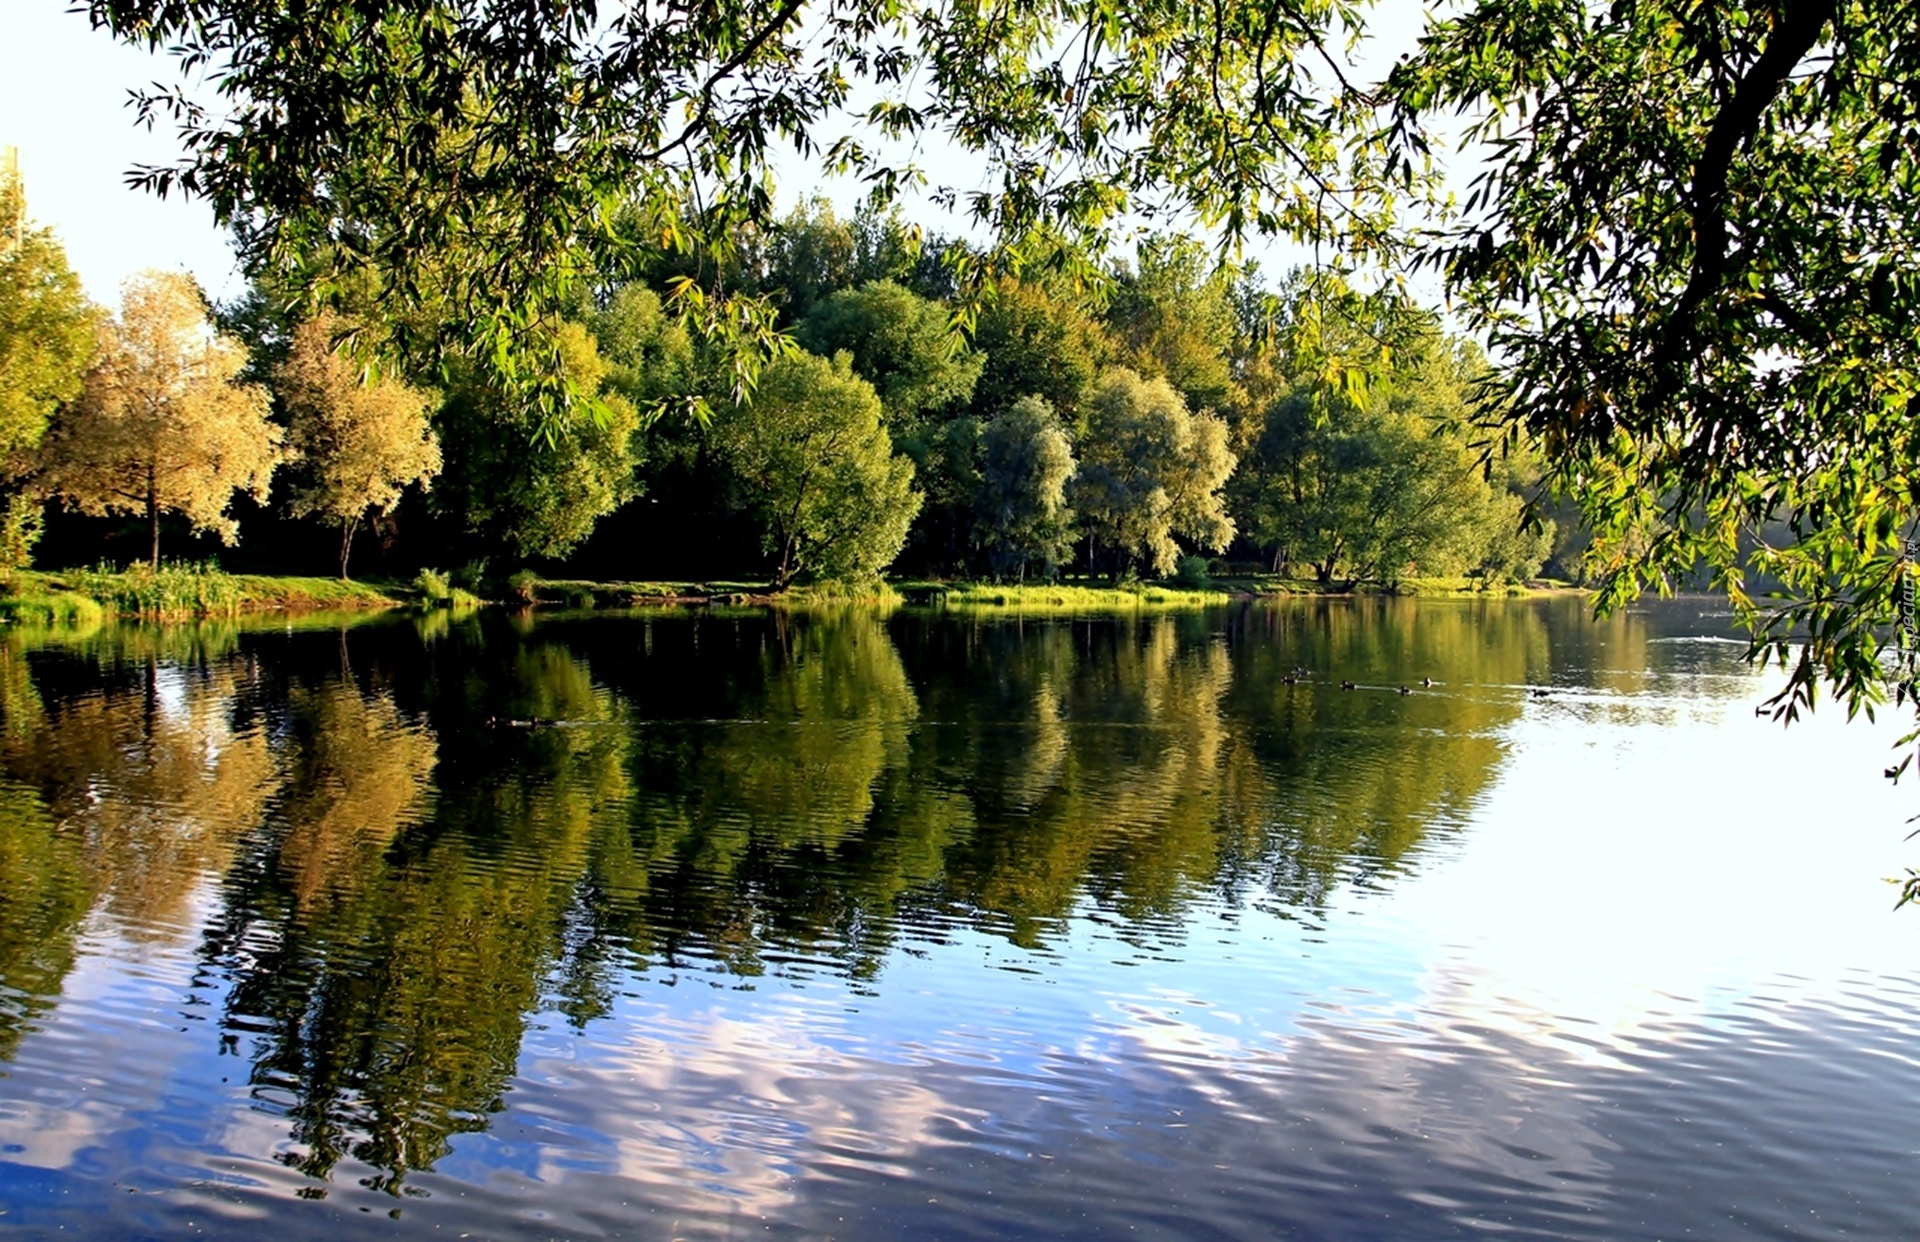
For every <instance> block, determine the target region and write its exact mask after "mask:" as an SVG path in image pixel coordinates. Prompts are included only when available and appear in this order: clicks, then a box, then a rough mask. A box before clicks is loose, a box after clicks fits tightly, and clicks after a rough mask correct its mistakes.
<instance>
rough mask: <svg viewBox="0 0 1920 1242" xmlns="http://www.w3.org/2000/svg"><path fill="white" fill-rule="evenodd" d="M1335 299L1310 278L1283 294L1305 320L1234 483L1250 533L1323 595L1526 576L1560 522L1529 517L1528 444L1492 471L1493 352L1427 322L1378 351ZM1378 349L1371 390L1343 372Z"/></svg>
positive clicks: (1373, 326)
mask: <svg viewBox="0 0 1920 1242" xmlns="http://www.w3.org/2000/svg"><path fill="white" fill-rule="evenodd" d="M1340 293H1341V291H1340V290H1339V289H1338V288H1334V287H1328V286H1326V285H1324V284H1321V283H1319V282H1315V281H1296V282H1294V283H1293V284H1292V286H1291V287H1290V288H1289V290H1288V292H1287V297H1288V298H1289V303H1288V304H1287V305H1286V307H1285V316H1286V318H1287V319H1288V320H1289V321H1291V322H1292V323H1294V324H1296V325H1299V326H1298V327H1297V328H1296V330H1295V331H1293V332H1291V333H1290V334H1289V336H1288V338H1287V343H1286V347H1285V348H1284V349H1281V350H1279V351H1277V352H1279V353H1280V354H1281V357H1280V358H1279V360H1278V361H1277V363H1276V365H1277V366H1278V367H1279V369H1280V370H1281V371H1282V372H1283V373H1284V374H1285V376H1286V379H1287V384H1286V387H1285V389H1284V391H1283V392H1282V393H1281V395H1279V396H1278V397H1276V398H1274V399H1273V400H1271V401H1270V402H1269V404H1268V406H1267V408H1266V410H1265V411H1264V416H1263V418H1262V419H1261V421H1260V428H1259V435H1258V439H1257V440H1256V441H1255V443H1254V444H1253V445H1252V448H1251V451H1250V452H1248V453H1247V454H1246V455H1245V456H1244V457H1243V458H1242V460H1241V464H1240V470H1239V472H1238V474H1236V476H1235V479H1234V488H1233V491H1234V501H1235V509H1236V512H1237V514H1238V516H1239V517H1240V519H1241V528H1242V529H1243V530H1244V531H1246V533H1247V534H1248V535H1250V536H1251V537H1252V538H1253V539H1254V541H1255V542H1256V543H1258V544H1259V545H1260V546H1262V547H1264V548H1267V549H1271V550H1272V551H1273V554H1274V566H1275V569H1276V570H1279V569H1281V568H1283V567H1286V566H1293V567H1304V568H1306V569H1307V570H1309V571H1311V572H1312V574H1313V576H1314V577H1315V578H1316V579H1317V580H1318V581H1319V583H1320V585H1321V586H1322V587H1323V588H1324V587H1332V586H1334V585H1336V583H1338V585H1341V586H1342V587H1351V586H1353V585H1355V584H1356V583H1360V582H1378V581H1384V582H1394V581H1397V580H1398V579H1399V578H1400V577H1402V576H1403V575H1405V574H1407V573H1410V572H1412V573H1422V574H1427V575H1432V576H1454V575H1458V574H1462V573H1469V572H1471V573H1476V574H1483V575H1486V576H1489V577H1498V578H1502V579H1505V578H1509V577H1528V576H1531V575H1532V574H1533V573H1535V572H1536V571H1537V570H1538V569H1539V568H1540V563H1541V562H1542V561H1543V560H1545V558H1546V554H1547V551H1548V549H1549V548H1550V547H1551V544H1552V535H1551V530H1552V527H1551V523H1547V524H1544V525H1540V526H1535V527H1527V526H1525V525H1524V524H1523V522H1522V520H1521V517H1522V514H1521V508H1522V501H1521V495H1522V494H1523V493H1524V492H1526V491H1528V490H1530V489H1529V485H1530V484H1531V483H1532V482H1533V481H1534V479H1535V476H1536V475H1537V469H1536V468H1535V467H1534V464H1533V459H1532V456H1531V455H1530V454H1527V453H1525V452H1524V449H1525V446H1524V444H1520V445H1516V446H1514V452H1513V453H1512V454H1510V455H1509V456H1507V457H1505V458H1503V459H1502V460H1501V461H1500V462H1499V463H1497V464H1498V466H1499V467H1500V468H1499V470H1498V471H1495V472H1490V471H1489V468H1488V467H1489V464H1490V463H1488V462H1487V461H1486V460H1485V459H1484V457H1483V454H1482V453H1481V451H1479V450H1478V449H1476V448H1475V446H1474V440H1473V436H1474V432H1473V430H1472V427H1471V422H1472V418H1473V406H1472V396H1471V389H1472V388H1473V386H1474V384H1475V382H1476V380H1477V378H1478V377H1479V376H1481V375H1484V374H1485V372H1486V359H1485V358H1484V356H1483V355H1481V353H1480V352H1479V350H1477V349H1475V348H1473V347H1472V346H1471V345H1470V344H1469V343H1467V342H1464V341H1459V340H1451V339H1448V338H1447V337H1445V336H1444V335H1442V334H1441V332H1440V331H1439V327H1438V325H1437V323H1435V322H1433V321H1432V320H1428V321H1427V322H1426V324H1425V328H1424V331H1423V332H1422V333H1420V334H1419V335H1414V336H1410V337H1408V338H1406V339H1402V340H1400V341H1398V342H1397V347H1396V348H1392V349H1387V348H1383V347H1381V346H1380V344H1379V340H1380V338H1381V336H1382V335H1383V333H1384V332H1385V331H1386V325H1383V324H1382V323H1380V322H1379V321H1378V320H1375V319H1363V318H1360V317H1359V316H1358V315H1357V313H1356V312H1357V311H1358V310H1359V309H1361V306H1362V304H1360V303H1356V302H1354V301H1351V300H1349V299H1346V298H1343V297H1341V296H1340ZM1309 325H1310V326H1309ZM1369 351H1372V352H1373V353H1374V354H1376V355H1377V356H1376V357H1373V358H1369V359H1367V360H1366V366H1365V373H1366V375H1367V378H1366V381H1365V382H1360V381H1359V380H1358V379H1356V377H1355V376H1354V375H1353V374H1352V373H1350V372H1348V371H1346V370H1344V369H1342V368H1341V366H1340V365H1338V364H1339V363H1341V362H1345V361H1352V360H1355V359H1358V358H1362V357H1364V356H1365V355H1366V354H1367V353H1368V352H1369Z"/></svg>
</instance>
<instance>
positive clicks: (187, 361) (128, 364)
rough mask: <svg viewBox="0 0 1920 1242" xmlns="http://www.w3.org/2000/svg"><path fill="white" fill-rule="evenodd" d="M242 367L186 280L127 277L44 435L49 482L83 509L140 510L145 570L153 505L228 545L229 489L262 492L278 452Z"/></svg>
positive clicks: (264, 405)
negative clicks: (70, 395)
mask: <svg viewBox="0 0 1920 1242" xmlns="http://www.w3.org/2000/svg"><path fill="white" fill-rule="evenodd" d="M246 366H247V351H246V347H245V346H244V345H242V344H241V343H240V342H239V341H238V340H237V339H235V338H234V337H231V336H227V335H225V334H224V333H220V332H217V331H215V330H214V326H213V324H212V323H211V322H210V321H209V320H208V317H207V304H206V301H205V299H203V298H202V297H201V295H200V289H199V286H198V285H196V284H194V282H193V278H192V277H190V276H186V275H184V274H181V273H178V272H146V273H144V274H142V275H139V276H135V277H133V278H132V279H130V280H129V281H128V282H127V285H126V291H125V295H124V298H123V300H122V303H121V309H120V314H119V317H118V318H117V319H116V320H115V321H114V322H113V323H112V324H111V325H109V326H108V327H107V328H106V329H105V330H104V332H103V339H102V342H101V346H100V352H99V356H98V358H97V360H96V361H95V363H94V366H93V369H92V370H91V371H90V372H88V375H87V382H86V387H85V389H84V391H83V392H82V393H81V396H80V399H79V400H78V401H76V402H75V403H74V404H73V405H72V406H70V407H68V409H67V410H66V411H65V412H64V413H63V414H62V415H61V417H60V418H59V419H58V420H57V421H56V423H55V424H54V427H53V428H52V430H51V432H50V434H49V435H48V438H47V445H46V454H45V460H46V470H47V479H48V482H49V484H50V485H51V486H52V487H53V488H54V489H56V490H57V491H58V492H59V493H60V495H62V496H63V497H65V498H66V500H67V501H68V503H70V504H72V505H74V506H75V507H76V508H79V509H80V510H82V511H84V512H87V513H95V514H101V513H140V514H142V515H143V516H145V518H146V520H147V527H148V531H149V533H150V536H151V543H150V561H151V563H152V565H153V566H154V567H155V568H156V569H157V568H159V565H160V515H161V514H162V513H166V512H178V513H181V514H184V515H185V516H186V518H187V519H188V520H189V521H190V522H192V523H193V525H194V527H195V528H196V529H198V530H204V531H211V532H213V533H215V534H217V535H219V536H220V537H221V538H222V539H224V540H225V541H226V542H228V543H232V542H233V541H234V540H235V539H237V538H238V537H239V527H238V525H237V524H236V523H235V522H234V520H233V518H232V517H231V516H230V515H229V514H228V513H227V508H228V506H229V505H230V504H231V503H232V502H233V495H234V493H235V492H237V491H245V492H247V493H249V494H250V495H252V496H253V497H254V498H255V499H257V500H265V499H266V496H267V487H268V485H269V483H270V482H271V480H272V478H273V472H274V469H275V468H276V467H277V466H279V464H280V463H281V461H282V460H284V456H285V455H284V453H283V452H282V450H281V441H282V440H283V439H284V438H285V435H284V433H283V432H282V431H281V429H280V428H279V427H278V426H277V425H275V424H274V423H273V422H272V421H271V419H270V418H269V417H268V415H269V414H270V412H271V410H272V398H271V397H270V395H269V394H268V392H267V390H266V388H265V387H263V386H262V385H259V384H247V383H242V382H240V380H239V376H240V375H241V373H242V372H243V371H244V370H245V369H246Z"/></svg>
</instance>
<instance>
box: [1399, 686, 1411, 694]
mask: <svg viewBox="0 0 1920 1242" xmlns="http://www.w3.org/2000/svg"><path fill="white" fill-rule="evenodd" d="M1400 693H1402V694H1412V693H1413V691H1411V690H1409V689H1407V688H1406V687H1405V686H1402V687H1400Z"/></svg>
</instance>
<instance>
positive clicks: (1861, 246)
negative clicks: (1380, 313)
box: [1390, 0, 1920, 706]
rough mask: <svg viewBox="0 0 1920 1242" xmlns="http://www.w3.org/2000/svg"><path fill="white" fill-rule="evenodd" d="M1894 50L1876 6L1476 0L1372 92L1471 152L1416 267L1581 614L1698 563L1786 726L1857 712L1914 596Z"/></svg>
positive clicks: (1904, 156) (1898, 80)
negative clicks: (1550, 533)
mask: <svg viewBox="0 0 1920 1242" xmlns="http://www.w3.org/2000/svg"><path fill="white" fill-rule="evenodd" d="M1914 29H1915V27H1914V15H1913V11H1912V9H1911V7H1910V6H1908V5H1904V4H1896V3H1892V2H1890V0H1855V2H1852V3H1845V4H1842V3H1839V0H1810V2H1808V3H1802V4H1790V5H1789V4H1776V3H1766V2H1762V0H1738V2H1735V3H1727V4H1714V5H1696V4H1691V3H1684V2H1682V0H1639V2H1637V3H1632V4H1616V5H1611V6H1593V5H1588V4H1582V3H1575V2H1573V0H1554V2H1550V3H1546V4H1531V3H1527V4H1521V3H1514V2H1512V0H1480V2H1479V3H1476V4H1473V5H1470V6H1468V7H1467V8H1466V9H1465V10H1464V11H1463V12H1462V13H1461V14H1460V15H1459V16H1457V17H1453V18H1451V19H1449V20H1446V21H1441V22H1437V23H1435V24H1434V25H1433V26H1432V28H1431V29H1430V31H1429V32H1428V34H1427V36H1426V38H1425V39H1424V40H1423V41H1422V44H1421V47H1420V50H1419V52H1418V54H1417V55H1415V56H1413V57H1412V58H1410V59H1409V60H1408V61H1406V62H1405V63H1403V64H1402V65H1400V66H1398V67H1397V68H1396V70H1395V72H1394V74H1393V77H1392V79H1391V82H1390V86H1391V88H1392V89H1391V97H1392V99H1393V100H1394V107H1395V109H1396V110H1397V112H1398V113H1399V115H1400V117H1401V118H1402V119H1403V120H1406V121H1409V122H1411V121H1417V120H1420V119H1422V118H1425V117H1427V116H1431V115H1437V114H1447V113H1453V112H1455V111H1456V110H1459V111H1464V112H1465V113H1466V114H1467V115H1468V117H1469V119H1470V122H1471V124H1470V125H1469V127H1468V129H1467V133H1466V139H1467V142H1468V143H1470V144H1471V145H1472V147H1473V149H1474V150H1476V151H1479V152H1482V153H1484V154H1485V156H1486V157H1487V158H1486V159H1485V162H1484V164H1483V166H1482V168H1481V170H1480V172H1479V173H1478V175H1477V177H1476V178H1475V180H1474V182H1473V185H1472V188H1471V191H1470V193H1469V194H1468V195H1467V196H1466V198H1465V202H1464V204H1463V210H1462V211H1461V213H1460V214H1459V215H1458V217H1457V218H1455V219H1453V220H1452V221H1450V222H1449V223H1447V224H1446V225H1445V227H1444V228H1443V229H1441V230H1440V231H1439V232H1438V233H1437V234H1436V235H1435V236H1434V237H1433V238H1432V239H1431V240H1430V242H1429V243H1428V249H1427V261H1428V262H1430V263H1432V264H1434V265H1436V266H1438V267H1439V268H1440V270H1441V271H1442V272H1443V273H1444V275H1445V278H1446V281H1447V285H1448V288H1449V290H1450V293H1451V295H1452V298H1453V304H1454V306H1455V308H1456V310H1457V311H1459V312H1460V313H1461V314H1462V315H1463V316H1464V318H1465V319H1466V321H1467V323H1468V324H1469V325H1470V326H1472V327H1473V328H1475V329H1476V330H1478V331H1480V332H1483V333H1485V334H1486V337H1487V339H1488V341H1489V343H1490V346H1491V349H1492V351H1493V354H1494V357H1495V358H1496V359H1497V363H1498V365H1497V369H1496V370H1495V372H1494V373H1493V375H1492V377H1491V382H1490V383H1489V385H1488V388H1487V391H1486V392H1485V393H1483V398H1484V400H1485V403H1486V406H1487V408H1488V409H1489V410H1490V411H1494V412H1497V413H1498V414H1499V416H1500V417H1501V418H1502V419H1503V420H1504V422H1505V424H1506V425H1507V426H1508V427H1509V428H1512V429H1515V430H1517V431H1521V432H1524V433H1525V434H1528V435H1530V436H1532V437H1535V438H1537V440H1538V442H1539V444H1540V446H1541V448H1542V450H1543V451H1544V454H1545V457H1546V460H1547V462H1548V463H1549V466H1550V469H1551V481H1552V482H1553V483H1555V484H1557V485H1558V486H1560V487H1561V488H1564V489H1566V490H1567V491H1568V492H1569V493H1570V494H1571V495H1572V496H1573V497H1574V498H1575V499H1576V500H1577V501H1578V502H1579V505H1580V507H1581V509H1582V511H1583V513H1584V516H1585V519H1586V520H1587V522H1588V523H1589V524H1591V526H1592V527H1593V530H1594V532H1595V536H1596V539H1595V551H1596V554H1597V555H1598V556H1599V557H1600V558H1601V565H1602V568H1603V570H1604V575H1603V577H1602V582H1603V584H1604V587H1605V592H1606V598H1607V599H1608V600H1609V601H1619V600H1622V599H1626V598H1629V597H1631V596H1632V595H1634V594H1635V593H1637V592H1639V591H1640V590H1642V589H1645V588H1647V587H1649V586H1656V587H1659V586H1665V585H1667V584H1670V583H1672V582H1673V581H1675V580H1676V578H1678V577H1679V576H1680V575H1682V574H1685V573H1686V572H1687V571H1689V570H1690V569H1692V568H1693V567H1694V566H1695V565H1696V564H1701V563H1704V564H1705V565H1706V566H1708V567H1710V568H1711V570H1712V571H1713V574H1714V576H1715V578H1716V580H1717V582H1718V583H1719V584H1720V585H1721V586H1722V587H1724V588H1725V589H1726V590H1727V591H1728V593H1729V594H1730V595H1731V597H1732V599H1733V601H1734V602H1735V604H1736V605H1737V606H1738V607H1739V608H1740V609H1741V610H1742V612H1743V613H1744V614H1745V616H1746V619H1747V620H1748V621H1749V622H1750V623H1751V624H1752V625H1753V626H1754V627H1755V631H1756V637H1757V638H1758V640H1760V641H1761V642H1762V643H1763V644H1764V648H1763V649H1764V650H1766V651H1767V652H1768V653H1770V654H1772V655H1775V656H1778V657H1780V658H1781V659H1782V660H1783V661H1784V660H1788V659H1789V658H1791V659H1792V662H1793V665H1794V679H1793V682H1792V684H1791V687H1790V691H1791V699H1790V701H1789V703H1788V705H1789V706H1790V705H1791V704H1792V703H1794V702H1807V701H1809V699H1810V695H1811V694H1812V693H1813V691H1814V689H1815V686H1816V684H1817V683H1818V682H1819V681H1820V680H1822V679H1823V678H1824V679H1826V680H1828V681H1830V682H1831V683H1832V684H1833V685H1834V686H1835V687H1836V688H1837V689H1839V690H1840V691H1841V692H1842V693H1843V694H1845V695H1847V696H1849V697H1850V698H1851V700H1852V702H1853V704H1854V705H1856V706H1857V705H1859V704H1860V703H1861V702H1863V701H1867V700H1870V699H1871V698H1872V697H1874V696H1875V695H1876V694H1877V692H1878V687H1879V686H1880V685H1881V683H1882V679H1883V668H1882V665H1881V662H1880V658H1879V651H1880V648H1881V644H1882V641H1883V638H1884V636H1885V635H1886V634H1887V633H1888V630H1887V626H1888V625H1889V623H1891V622H1893V621H1894V620H1895V619H1896V617H1897V613H1898V602H1897V601H1898V598H1899V595H1900V593H1901V590H1902V587H1903V584H1907V583H1911V582H1912V581H1913V580H1914V577H1915V575H1916V572H1920V567H1916V565H1915V562H1914V560H1913V559H1912V557H1911V556H1910V554H1909V553H1908V552H1907V550H1906V548H1905V547H1904V546H1903V545H1904V541H1905V540H1907V539H1908V538H1910V537H1911V536H1912V534H1913V531H1914V519H1915V514H1916V512H1917V511H1920V473H1917V472H1916V465H1920V441H1916V439H1915V426H1916V424H1915V421H1914V418H1913V411H1914V397H1915V393H1916V391H1920V387H1917V384H1920V381H1916V378H1915V377H1916V376H1920V317H1917V316H1916V315H1915V313H1914V311H1915V307H1916V305H1920V263H1917V262H1916V255H1917V254H1920V195H1917V194H1916V192H1915V191H1916V189H1917V188H1920V90H1916V86H1920V40H1916V39H1915V37H1914ZM1753 575H1764V576H1765V577H1766V578H1768V579H1770V580H1771V581H1772V582H1774V583H1777V584H1779V585H1780V586H1781V588H1782V589H1783V592H1784V597H1783V598H1782V599H1779V600H1775V601H1768V600H1765V599H1763V598H1762V597H1760V596H1759V595H1758V593H1756V592H1754V591H1753V590H1752V588H1751V587H1750V586H1749V582H1750V577H1751V576H1753Z"/></svg>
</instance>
